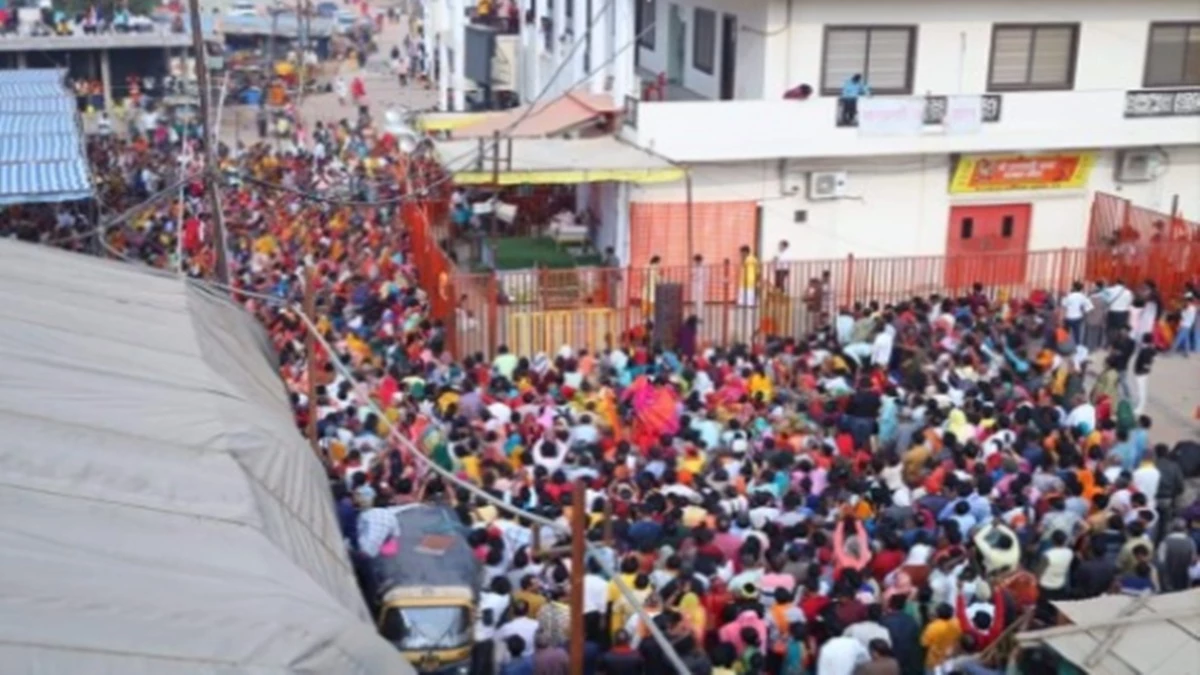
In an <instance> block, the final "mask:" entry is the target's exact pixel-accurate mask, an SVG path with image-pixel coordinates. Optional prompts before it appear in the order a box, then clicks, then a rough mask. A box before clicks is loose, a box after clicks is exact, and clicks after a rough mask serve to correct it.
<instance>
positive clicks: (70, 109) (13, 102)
mask: <svg viewBox="0 0 1200 675" xmlns="http://www.w3.org/2000/svg"><path fill="white" fill-rule="evenodd" d="M76 110H77V104H76V102H75V99H73V98H70V97H68V96H48V97H42V98H0V113H49V114H66V113H74V112H75V111H76Z"/></svg>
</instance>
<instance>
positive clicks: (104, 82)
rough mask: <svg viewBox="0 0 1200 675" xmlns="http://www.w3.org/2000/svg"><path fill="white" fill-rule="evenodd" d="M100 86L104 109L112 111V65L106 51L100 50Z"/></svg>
mask: <svg viewBox="0 0 1200 675" xmlns="http://www.w3.org/2000/svg"><path fill="white" fill-rule="evenodd" d="M100 86H101V87H102V88H103V89H104V109H105V110H110V111H111V110H112V109H113V94H112V64H111V62H110V60H109V53H108V50H107V49H101V50H100Z"/></svg>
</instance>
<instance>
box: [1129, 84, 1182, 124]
mask: <svg viewBox="0 0 1200 675" xmlns="http://www.w3.org/2000/svg"><path fill="white" fill-rule="evenodd" d="M1185 115H1200V89H1150V90H1143V91H1127V92H1125V117H1180V116H1185Z"/></svg>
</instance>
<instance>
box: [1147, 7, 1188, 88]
mask: <svg viewBox="0 0 1200 675" xmlns="http://www.w3.org/2000/svg"><path fill="white" fill-rule="evenodd" d="M1145 86H1147V87H1198V86H1200V23H1190V24H1189V23H1173V24H1151V25H1150V42H1149V45H1148V48H1147V51H1146V77H1145Z"/></svg>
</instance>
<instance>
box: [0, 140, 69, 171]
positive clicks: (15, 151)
mask: <svg viewBox="0 0 1200 675" xmlns="http://www.w3.org/2000/svg"><path fill="white" fill-rule="evenodd" d="M79 154H80V153H79V136H77V135H75V134H59V135H55V136H12V137H9V138H5V139H4V142H3V143H0V164H22V163H26V162H49V161H57V160H64V159H76V158H78V157H79Z"/></svg>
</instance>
